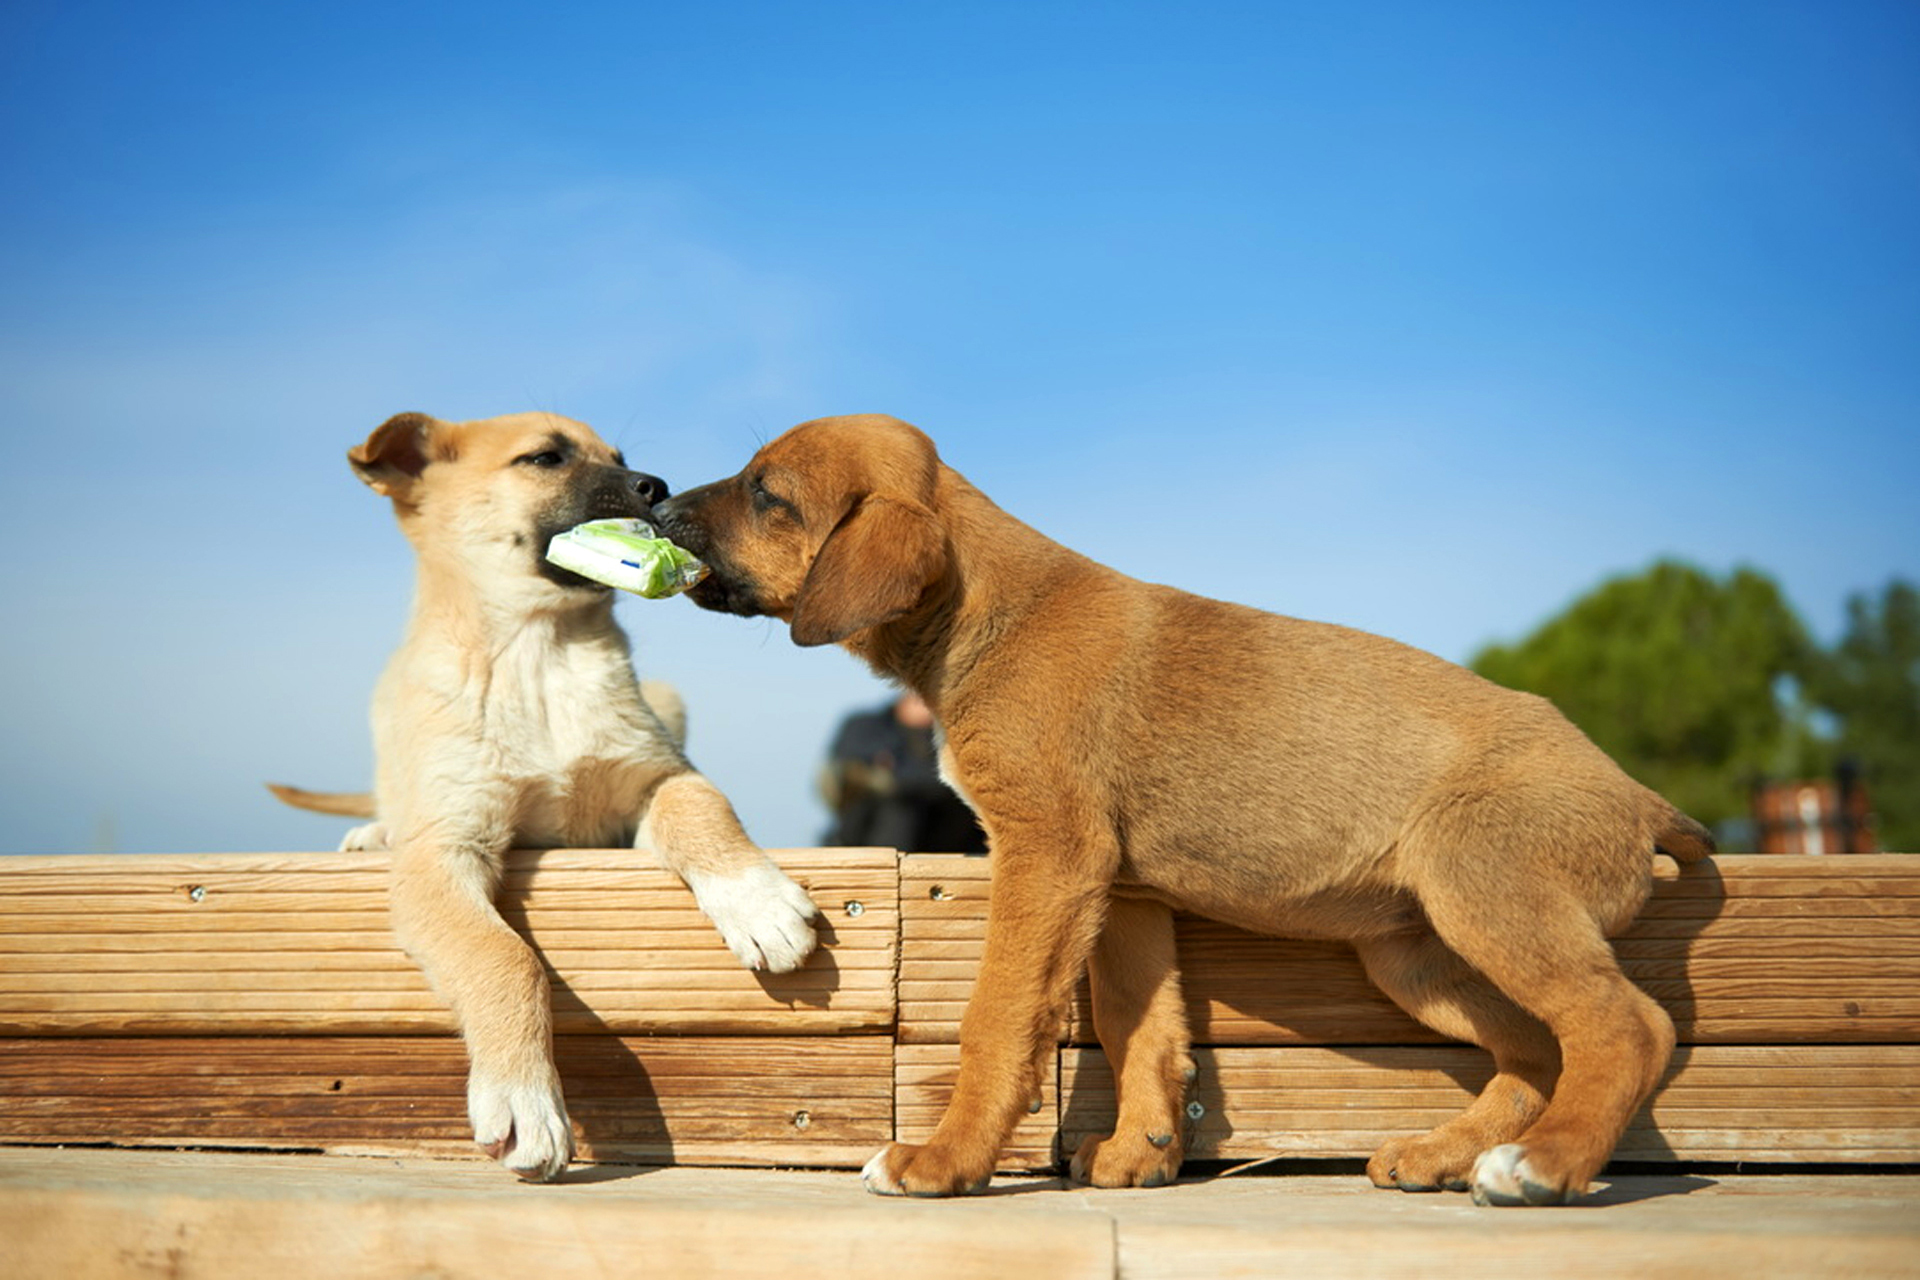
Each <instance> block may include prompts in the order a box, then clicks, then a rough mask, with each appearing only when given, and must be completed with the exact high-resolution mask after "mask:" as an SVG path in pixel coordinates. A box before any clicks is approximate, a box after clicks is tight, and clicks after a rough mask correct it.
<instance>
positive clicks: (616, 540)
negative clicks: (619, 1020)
mask: <svg viewBox="0 0 1920 1280" xmlns="http://www.w3.org/2000/svg"><path fill="white" fill-rule="evenodd" d="M547 559H549V560H551V561H552V562H553V563H554V564H557V565H559V566H560V567H561V568H562V569H571V570H573V572H575V573H577V574H579V575H580V576H581V577H583V578H592V579H593V580H594V581H595V582H604V583H606V584H607V585H608V586H610V587H618V588H620V590H622V591H631V592H633V593H634V594H635V595H639V596H645V597H646V598H647V599H649V600H659V599H661V598H662V597H665V596H671V595H678V594H679V593H680V592H682V591H685V590H686V589H687V588H688V587H691V586H693V585H694V584H695V583H696V582H698V581H700V579H702V578H704V577H706V576H707V566H706V565H704V564H702V563H701V562H700V561H699V560H698V559H696V558H695V557H694V556H693V555H692V553H690V552H688V551H684V550H682V549H681V548H679V547H676V546H675V545H674V544H673V543H671V542H669V541H668V540H667V539H665V538H663V537H661V536H660V534H659V531H658V530H656V529H655V528H654V527H653V526H652V525H650V524H648V523H647V522H646V521H645V520H589V521H587V522H586V523H585V524H579V525H575V526H574V527H573V528H571V529H569V530H567V531H566V532H565V533H561V534H555V535H554V538H553V541H552V542H549V543H548V544H547Z"/></svg>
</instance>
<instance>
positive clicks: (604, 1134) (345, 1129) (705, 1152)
mask: <svg viewBox="0 0 1920 1280" xmlns="http://www.w3.org/2000/svg"><path fill="white" fill-rule="evenodd" d="M555 1054H556V1057H557V1059H558V1061H559V1064H560V1072H561V1077H562V1081H563V1083H564V1085H565V1088H566V1092H567V1108H568V1112H569V1114H570V1116H571V1118H572V1120H573V1125H574V1134H575V1138H576V1141H577V1142H578V1143H579V1145H580V1153H581V1158H582V1159H583V1160H600V1161H618V1162H623V1163H625V1162H645V1163H683V1164H746V1165H813V1166H821V1167H830V1168H853V1167H858V1166H859V1165H860V1164H861V1163H863V1162H864V1161H865V1160H866V1159H867V1157H868V1156H870V1155H872V1154H873V1152H874V1151H875V1150H877V1149H878V1148H879V1147H880V1145H881V1144H882V1143H884V1142H886V1141H887V1139H888V1137H889V1136H890V1135H891V1133H892V1131H893V1123H892V1121H893V1089H894V1081H893V1053H892V1045H891V1044H890V1042H889V1041H888V1040H887V1039H886V1038H885V1037H881V1036H846V1037H822V1036H791V1037H763V1038H753V1039H741V1038H738V1037H724V1036H723V1037H692V1036H689V1037H679V1038H665V1039H654V1038H645V1037H633V1036H613V1035H597V1036H559V1037H556V1039H555ZM0 1142H13V1143H22V1142H31V1143H60V1142H65V1143H110V1144H113V1145H118V1146H153V1145H159V1146H173V1145H206V1146H223V1147H258V1148H266V1149H281V1150H285V1149H317V1150H321V1151H328V1152H336V1153H361V1154H367V1153H374V1154H382V1155H404V1154H423V1153H430V1154H435V1155H446V1156H469V1155H471V1156H475V1157H478V1154H479V1153H478V1152H477V1150H476V1149H475V1148H474V1147H473V1144H472V1142H471V1140H470V1137H469V1133H468V1130H467V1127H466V1056H465V1054H464V1052H463V1051H462V1049H461V1046H460V1042H459V1041H458V1040H457V1039H455V1038H453V1037H450V1036H421V1037H410V1036H368V1037H349V1036H301V1037H297V1038H279V1037H245V1036H221V1037H206V1038H186V1037H168V1038H154V1039H147V1038H133V1037H115V1038H110V1039H87V1038H79V1037H60V1038H48V1039H14V1040H0Z"/></svg>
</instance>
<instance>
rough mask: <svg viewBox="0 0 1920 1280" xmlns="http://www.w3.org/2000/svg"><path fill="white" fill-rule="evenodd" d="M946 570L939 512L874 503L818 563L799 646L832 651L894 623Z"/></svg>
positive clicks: (847, 524) (800, 610) (837, 535)
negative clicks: (857, 636) (825, 647)
mask: <svg viewBox="0 0 1920 1280" xmlns="http://www.w3.org/2000/svg"><path fill="white" fill-rule="evenodd" d="M946 567H947V540H946V535H945V533H944V531H943V530H942V529H941V528H940V522H939V521H938V520H936V519H935V518H934V516H933V513H932V512H931V511H928V510H927V509H926V508H925V507H922V506H920V505H919V504H918V503H911V502H900V501H896V500H894V499H891V498H867V499H865V500H864V501H862V502H861V503H860V504H859V505H858V506H856V507H855V508H854V509H853V510H852V511H851V512H849V513H848V514H847V516H846V518H845V519H843V520H842V521H841V522H840V524H839V526H838V527H837V528H835V529H834V531H833V532H832V533H831V534H830V535H828V537H827V541H826V543H825V545H823V546H822V547H821V548H820V553H819V554H818V555H816V556H815V557H814V558H813V566H812V567H811V568H810V569H808V570H807V579H806V581H805V582H803V583H801V584H800V596H799V599H798V600H797V601H796V602H795V604H794V608H793V623H792V626H791V628H790V629H791V631H792V633H793V642H794V643H795V644H797V645H804V646H813V645H819V644H831V643H833V642H834V641H836V640H844V639H846V638H847V637H848V636H850V635H852V634H853V633H854V632H856V631H862V630H865V629H866V628H868V627H877V626H879V625H880V624H881V623H883V622H890V621H892V620H893V619H894V618H897V617H899V616H900V615H901V614H903V613H905V612H906V611H907V610H909V609H911V608H913V606H914V605H915V604H916V603H917V602H918V601H919V599H920V594H921V592H923V591H925V590H926V589H927V587H928V586H929V585H931V584H932V582H933V580H934V579H935V578H938V577H939V576H940V575H941V574H942V573H943V572H945V571H946Z"/></svg>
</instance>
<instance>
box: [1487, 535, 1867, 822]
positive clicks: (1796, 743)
mask: <svg viewBox="0 0 1920 1280" xmlns="http://www.w3.org/2000/svg"><path fill="white" fill-rule="evenodd" d="M1472 666H1473V669H1474V670H1475V671H1478V672H1479V673H1480V674H1481V675H1483V676H1486V677H1487V678H1488V679H1490V680H1494V681H1496V682H1498V683H1500V684H1504V685H1507V686H1509V687H1511V688H1515V689H1525V690H1527V691H1529V692H1531V693H1538V694H1541V695H1543V696H1544V697H1547V698H1549V699H1551V700H1552V701H1553V702H1554V703H1555V704H1556V705H1557V706H1558V707H1559V708H1560V710H1561V711H1562V712H1564V713H1565V714H1566V716H1567V718H1568V719H1570V720H1572V721H1573V722H1574V723H1575V724H1577V725H1579V726H1580V727H1581V729H1583V730H1585V731H1586V733H1587V735H1588V736H1589V737H1591V738H1592V739H1593V740H1594V742H1596V743H1598V744H1599V746H1600V747H1601V749H1602V750H1604V751H1606V752H1607V753H1608V754H1609V755H1611V756H1612V757H1613V758H1614V759H1615V760H1617V761H1619V762H1620V765H1621V767H1622V768H1624V769H1625V770H1626V771H1627V772H1628V773H1630V774H1632V775H1633V776H1634V777H1635V778H1638V779H1639V780H1640V781H1642V782H1644V783H1646V784H1647V785H1648V786H1650V787H1652V788H1653V789H1654V790H1656V791H1658V792H1660V793H1661V794H1662V795H1664V796H1666V797H1667V798H1668V799H1669V800H1671V801H1673V802H1674V803H1675V804H1677V805H1679V806H1680V807H1681V808H1682V809H1684V810H1686V811H1687V812H1688V813H1690V814H1692V815H1693V816H1694V817H1696V818H1698V819H1699V820H1700V821H1702V822H1705V823H1707V824H1709V825H1713V824H1717V823H1721V822H1725V821H1727V820H1729V819H1741V818H1745V817H1746V816H1747V815H1748V811H1749V805H1750V799H1749V797H1750V788H1751V785H1752V783H1753V780H1754V779H1755V777H1757V776H1758V775H1762V774H1771V775H1774V776H1804V775H1806V774H1808V773H1820V772H1824V771H1825V769H1826V768H1827V767H1828V763H1829V756H1828V753H1827V751H1826V750H1825V748H1824V746H1823V744H1822V743H1821V742H1820V740H1819V739H1818V737H1817V736H1816V735H1815V734H1814V733H1813V732H1812V730H1811V728H1810V727H1809V724H1808V715H1807V710H1806V706H1805V704H1804V703H1803V702H1802V701H1801V699H1800V697H1799V695H1798V690H1800V689H1801V688H1804V687H1805V686H1806V685H1807V683H1808V682H1809V681H1810V680H1811V679H1813V678H1814V675H1815V673H1816V671H1817V670H1819V668H1820V663H1819V654H1818V651H1817V649H1816V648H1815V646H1814V644H1813V642H1812V641H1811V639H1810V638H1809V637H1808V634H1807V630H1806V628H1805V626H1804V625H1802V623H1801V621H1800V619H1799V618H1798V617H1797V616H1796V615H1795V614H1794V612H1793V609H1792V608H1791V607H1790V606H1789V605H1788V604H1787V601H1786V599H1785V597H1784V596H1783V595H1782V594H1781V592H1780V588H1779V587H1778V586H1777V585H1775V583H1774V582H1773V580H1772V579H1771V578H1769V577H1767V576H1766V575H1765V574H1762V573H1759V572H1757V571H1755V570H1753V569H1746V568H1742V569H1738V570H1735V571H1734V573H1733V574H1731V575H1730V576H1729V577H1728V578H1726V579H1725V580H1724V581H1722V580H1718V579H1716V578H1714V577H1713V576H1712V575H1710V574H1708V573H1706V572H1704V571H1703V570H1701V569H1698V568H1696V567H1694V566H1692V565H1689V564H1684V563H1680V562H1678V561H1672V560H1663V561H1660V562H1658V563H1656V564H1654V565H1653V566H1652V567H1651V568H1649V569H1647V570H1645V571H1644V572H1642V573H1637V574H1632V575H1627V576H1623V577H1617V578H1613V579H1610V580H1609V581H1607V582H1603V583H1602V584H1601V585H1600V586H1598V587H1596V588H1594V589H1593V590H1592V591H1590V592H1588V593H1587V594H1586V595H1584V596H1582V597H1581V598H1580V599H1578V600H1576V601H1575V602H1574V603H1573V604H1572V605H1571V606H1569V607H1568V608H1567V610H1566V611H1565V612H1564V613H1562V614H1560V615H1559V616H1558V617H1555V618H1553V619H1550V620H1549V621H1548V622H1546V623H1544V624H1543V625H1542V626H1541V627H1540V628H1539V629H1538V630H1537V631H1535V632H1534V633H1533V634H1532V635H1530V636H1528V637H1527V638H1526V639H1524V640H1522V641H1520V642H1519V643H1518V644H1513V645H1493V646H1490V647H1488V648H1486V649H1483V650H1482V651H1481V652H1480V653H1479V654H1477V655H1476V656H1475V657H1474V659H1473V663H1472Z"/></svg>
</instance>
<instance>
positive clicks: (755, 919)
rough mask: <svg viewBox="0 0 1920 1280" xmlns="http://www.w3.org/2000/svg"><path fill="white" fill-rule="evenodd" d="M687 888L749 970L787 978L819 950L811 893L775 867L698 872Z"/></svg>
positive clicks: (690, 877)
mask: <svg viewBox="0 0 1920 1280" xmlns="http://www.w3.org/2000/svg"><path fill="white" fill-rule="evenodd" d="M687 884H688V886H689V887H690V888H692V890H693V897H694V901H696V902H698V903H699V904H700V909H701V910H702V911H704V912H706V913H707V918H708V919H709V920H711V921H713V923H714V927H715V928H717V929H719V930H720V936H721V938H723V939H725V941H726V944H727V947H728V949H730V950H731V951H732V952H733V954H734V955H736V956H738V957H739V958H740V963H741V964H744V965H745V966H747V968H749V969H756V970H757V969H765V970H767V971H768V972H769V973H786V972H788V971H789V970H792V969H798V968H799V967H800V964H801V962H802V961H804V960H805V959H806V958H807V954H808V953H809V952H811V951H812V950H813V945H814V932H813V922H814V919H815V918H816V917H817V916H818V915H819V910H818V909H817V908H816V907H815V906H814V905H813V899H811V898H809V897H808V896H807V891H806V890H805V889H802V888H801V887H800V886H799V885H797V884H795V883H794V882H793V881H792V880H790V879H788V878H787V874H786V872H784V871H782V870H780V868H778V867H776V866H774V865H773V863H772V862H770V861H765V862H760V863H757V864H755V865H754V866H752V867H749V868H748V869H747V870H745V871H742V872H739V873H736V874H734V875H713V874H711V873H704V872H693V873H691V874H689V875H688V876H687Z"/></svg>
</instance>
